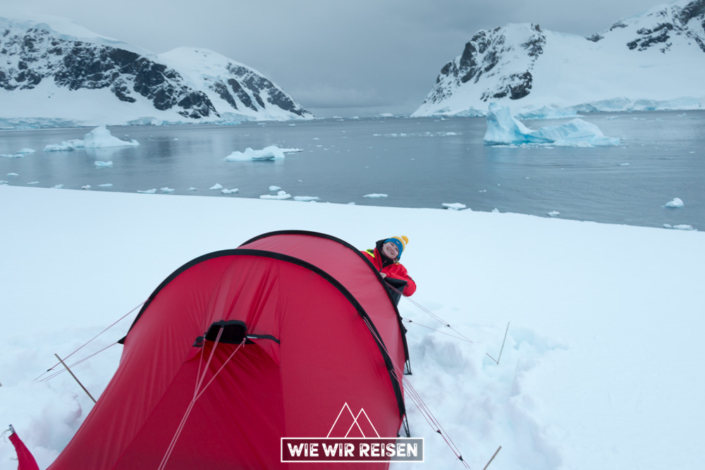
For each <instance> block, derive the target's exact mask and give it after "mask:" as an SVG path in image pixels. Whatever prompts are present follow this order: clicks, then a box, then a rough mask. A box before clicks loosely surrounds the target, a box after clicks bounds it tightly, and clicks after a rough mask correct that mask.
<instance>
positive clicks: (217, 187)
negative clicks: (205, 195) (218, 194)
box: [208, 183, 223, 191]
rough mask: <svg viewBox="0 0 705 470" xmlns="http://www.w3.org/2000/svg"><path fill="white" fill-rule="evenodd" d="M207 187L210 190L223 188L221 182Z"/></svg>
mask: <svg viewBox="0 0 705 470" xmlns="http://www.w3.org/2000/svg"><path fill="white" fill-rule="evenodd" d="M208 189H210V190H212V191H217V190H219V189H223V185H222V184H219V183H215V184H214V185H213V186H211V187H210V188H208Z"/></svg>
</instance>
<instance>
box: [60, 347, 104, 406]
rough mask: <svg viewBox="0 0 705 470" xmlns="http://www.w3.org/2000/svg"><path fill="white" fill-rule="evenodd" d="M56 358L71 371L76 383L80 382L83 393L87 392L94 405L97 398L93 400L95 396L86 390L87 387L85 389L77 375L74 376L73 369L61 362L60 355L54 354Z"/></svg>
mask: <svg viewBox="0 0 705 470" xmlns="http://www.w3.org/2000/svg"><path fill="white" fill-rule="evenodd" d="M54 356H56V358H57V359H58V360H59V362H60V363H61V364H62V365H63V366H64V367H66V370H67V371H69V374H71V377H73V378H74V380H75V381H76V382H78V385H80V386H81V388H82V389H83V391H84V392H86V395H88V396H89V397H90V399H91V400H93V403H95V398H93V395H91V394H90V392H89V391H88V390H86V387H84V386H83V384H82V383H81V381H80V380H78V377H76V376H75V375H73V372H71V369H69V366H67V365H66V363H65V362H64V361H62V360H61V358H60V357H59V355H58V354H56V353H54Z"/></svg>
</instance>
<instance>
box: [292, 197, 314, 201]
mask: <svg viewBox="0 0 705 470" xmlns="http://www.w3.org/2000/svg"><path fill="white" fill-rule="evenodd" d="M318 199H319V197H318V196H294V201H300V202H311V201H318Z"/></svg>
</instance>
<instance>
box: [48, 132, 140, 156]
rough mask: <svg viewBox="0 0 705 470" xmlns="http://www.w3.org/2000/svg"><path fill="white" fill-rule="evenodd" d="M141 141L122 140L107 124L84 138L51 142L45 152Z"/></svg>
mask: <svg viewBox="0 0 705 470" xmlns="http://www.w3.org/2000/svg"><path fill="white" fill-rule="evenodd" d="M136 145H139V142H137V141H136V140H134V139H132V140H131V141H130V142H127V141H126V140H120V139H118V138H117V137H115V136H113V135H112V134H111V133H110V131H109V130H108V129H107V128H106V127H105V126H100V127H96V128H95V129H93V130H92V131H90V132H89V133H88V134H86V135H84V136H83V140H80V139H73V140H65V141H63V142H61V143H60V144H49V145H47V146H46V147H44V151H45V152H71V151H73V150H76V149H80V148H93V149H96V148H107V147H134V146H136Z"/></svg>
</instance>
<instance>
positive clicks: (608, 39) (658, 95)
mask: <svg viewBox="0 0 705 470" xmlns="http://www.w3.org/2000/svg"><path fill="white" fill-rule="evenodd" d="M703 54H705V0H694V1H691V0H680V1H676V2H673V3H670V4H668V5H662V6H658V7H654V8H652V9H650V10H649V11H647V12H645V13H643V14H641V15H635V16H632V17H629V18H625V19H623V20H620V21H618V22H617V23H615V24H614V25H613V26H612V27H611V28H609V29H608V30H606V31H603V32H601V33H598V34H593V35H592V36H589V37H587V38H583V37H580V36H574V35H567V34H561V33H554V32H551V31H544V30H542V29H541V27H540V26H539V25H535V24H530V25H529V24H518V25H517V24H509V25H507V26H505V27H501V28H495V29H494V30H491V31H485V30H482V31H478V32H477V33H476V34H475V35H473V37H472V38H471V39H470V41H468V42H467V43H466V44H465V47H464V50H463V52H462V54H461V55H460V56H458V57H456V58H455V60H453V61H451V62H448V63H447V64H446V65H445V66H443V68H442V69H441V72H440V74H439V75H438V77H437V79H436V84H435V86H434V87H433V89H432V90H431V92H430V93H429V94H428V96H427V97H426V99H425V101H424V102H423V104H422V105H421V107H420V108H419V109H418V110H417V111H416V112H415V113H414V115H416V116H424V115H433V114H453V115H458V114H466V115H481V114H484V113H485V112H486V111H487V106H488V104H489V103H490V102H492V101H506V102H507V104H509V105H510V106H512V108H513V109H514V110H516V111H519V112H520V111H521V110H522V109H536V108H540V107H546V108H553V109H566V108H573V109H576V110H580V111H589V110H618V109H639V108H640V107H641V108H643V109H653V108H659V107H661V108H664V109H682V108H686V109H693V108H701V107H703V105H705V101H703V100H704V99H705V88H703V87H702V85H701V84H702V83H705V66H704V65H705V60H703V59H705V55H703ZM635 82H636V83H638V85H637V86H634V83H635ZM591 108H594V109H591Z"/></svg>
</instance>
